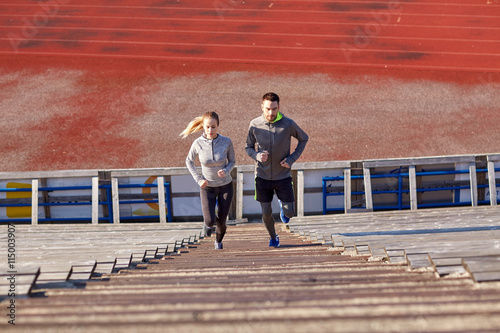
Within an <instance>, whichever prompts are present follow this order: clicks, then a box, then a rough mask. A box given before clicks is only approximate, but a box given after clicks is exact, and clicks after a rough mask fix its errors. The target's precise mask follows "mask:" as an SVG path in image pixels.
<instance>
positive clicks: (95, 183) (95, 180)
mask: <svg viewBox="0 0 500 333" xmlns="http://www.w3.org/2000/svg"><path fill="white" fill-rule="evenodd" d="M98 223H99V177H97V176H94V177H92V224H98Z"/></svg>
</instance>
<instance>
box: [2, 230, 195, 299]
mask: <svg viewBox="0 0 500 333" xmlns="http://www.w3.org/2000/svg"><path fill="white" fill-rule="evenodd" d="M201 232H202V223H201V222H189V223H170V224H163V223H123V224H117V225H114V224H99V225H94V224H82V225H75V224H64V225H17V226H16V227H15V236H16V247H15V250H16V261H15V271H16V272H17V273H18V274H19V275H20V276H23V277H22V279H23V281H24V280H30V281H32V282H34V283H49V282H51V283H53V282H64V281H67V280H86V279H89V278H90V277H91V276H92V275H93V274H106V273H111V272H112V271H113V270H116V269H122V268H127V267H129V266H130V265H132V264H133V263H134V262H142V261H146V260H148V259H153V258H157V257H159V256H164V255H165V254H167V253H168V252H173V251H175V250H176V249H178V248H179V247H180V246H183V245H185V244H187V243H189V242H194V241H196V240H197V239H198V238H199V237H200V235H201ZM0 243H1V244H2V245H0V252H1V253H6V252H5V251H4V250H5V249H4V247H5V246H6V244H7V233H2V234H0ZM35 272H36V273H35ZM0 274H3V275H5V274H7V271H5V272H0ZM3 282H5V281H3ZM25 284H26V287H22V288H21V287H20V289H19V290H18V293H19V294H23V293H26V292H29V291H30V289H31V286H28V283H24V282H22V283H20V286H24V285H25ZM6 287H7V284H6V283H2V284H0V295H5V294H6Z"/></svg>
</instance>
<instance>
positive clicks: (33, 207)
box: [31, 178, 38, 225]
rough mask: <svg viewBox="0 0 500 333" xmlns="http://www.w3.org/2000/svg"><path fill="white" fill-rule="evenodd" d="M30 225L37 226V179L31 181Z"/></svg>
mask: <svg viewBox="0 0 500 333" xmlns="http://www.w3.org/2000/svg"><path fill="white" fill-rule="evenodd" d="M31 224H33V225H36V224H38V179H37V178H34V179H32V180H31Z"/></svg>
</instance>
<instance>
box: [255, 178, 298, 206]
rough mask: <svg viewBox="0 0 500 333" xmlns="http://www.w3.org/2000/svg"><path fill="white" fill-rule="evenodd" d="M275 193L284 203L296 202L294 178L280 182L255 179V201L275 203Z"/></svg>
mask: <svg viewBox="0 0 500 333" xmlns="http://www.w3.org/2000/svg"><path fill="white" fill-rule="evenodd" d="M274 192H276V196H277V197H278V199H280V200H281V201H282V202H294V201H295V197H294V195H293V181H292V177H288V178H285V179H280V180H266V179H262V178H260V177H256V178H255V200H257V201H258V202H271V201H273V195H274Z"/></svg>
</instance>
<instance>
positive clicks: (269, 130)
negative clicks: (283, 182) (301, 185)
mask: <svg viewBox="0 0 500 333" xmlns="http://www.w3.org/2000/svg"><path fill="white" fill-rule="evenodd" d="M292 136H293V137H294V138H296V139H297V140H298V141H299V143H298V145H297V148H295V151H294V152H293V153H292V154H290V142H291V137H292ZM308 140H309V137H308V136H307V134H306V133H305V132H304V131H303V130H302V129H301V128H300V127H299V126H298V125H297V124H296V123H295V122H294V121H293V120H292V119H290V118H287V117H285V116H284V115H283V114H282V113H278V117H277V118H276V120H275V121H274V122H272V123H270V122H269V121H267V120H266V119H265V118H264V117H263V116H260V117H257V118H255V119H254V120H252V121H251V122H250V127H249V129H248V137H247V145H246V148H245V150H246V152H247V154H248V156H250V157H251V158H253V159H254V160H255V161H256V168H255V175H256V176H257V177H260V178H263V179H266V180H280V179H285V178H287V177H290V176H291V170H290V169H289V168H285V167H282V166H281V164H280V162H281V161H282V160H284V159H285V158H286V162H287V163H288V165H289V166H290V167H291V166H292V164H293V163H294V162H295V161H296V160H297V159H298V158H299V157H300V155H301V154H302V152H303V151H304V148H305V147H306V143H307V141H308ZM264 150H267V151H268V152H269V158H268V160H267V161H266V162H261V160H260V153H262V152H263V151H264Z"/></svg>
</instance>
